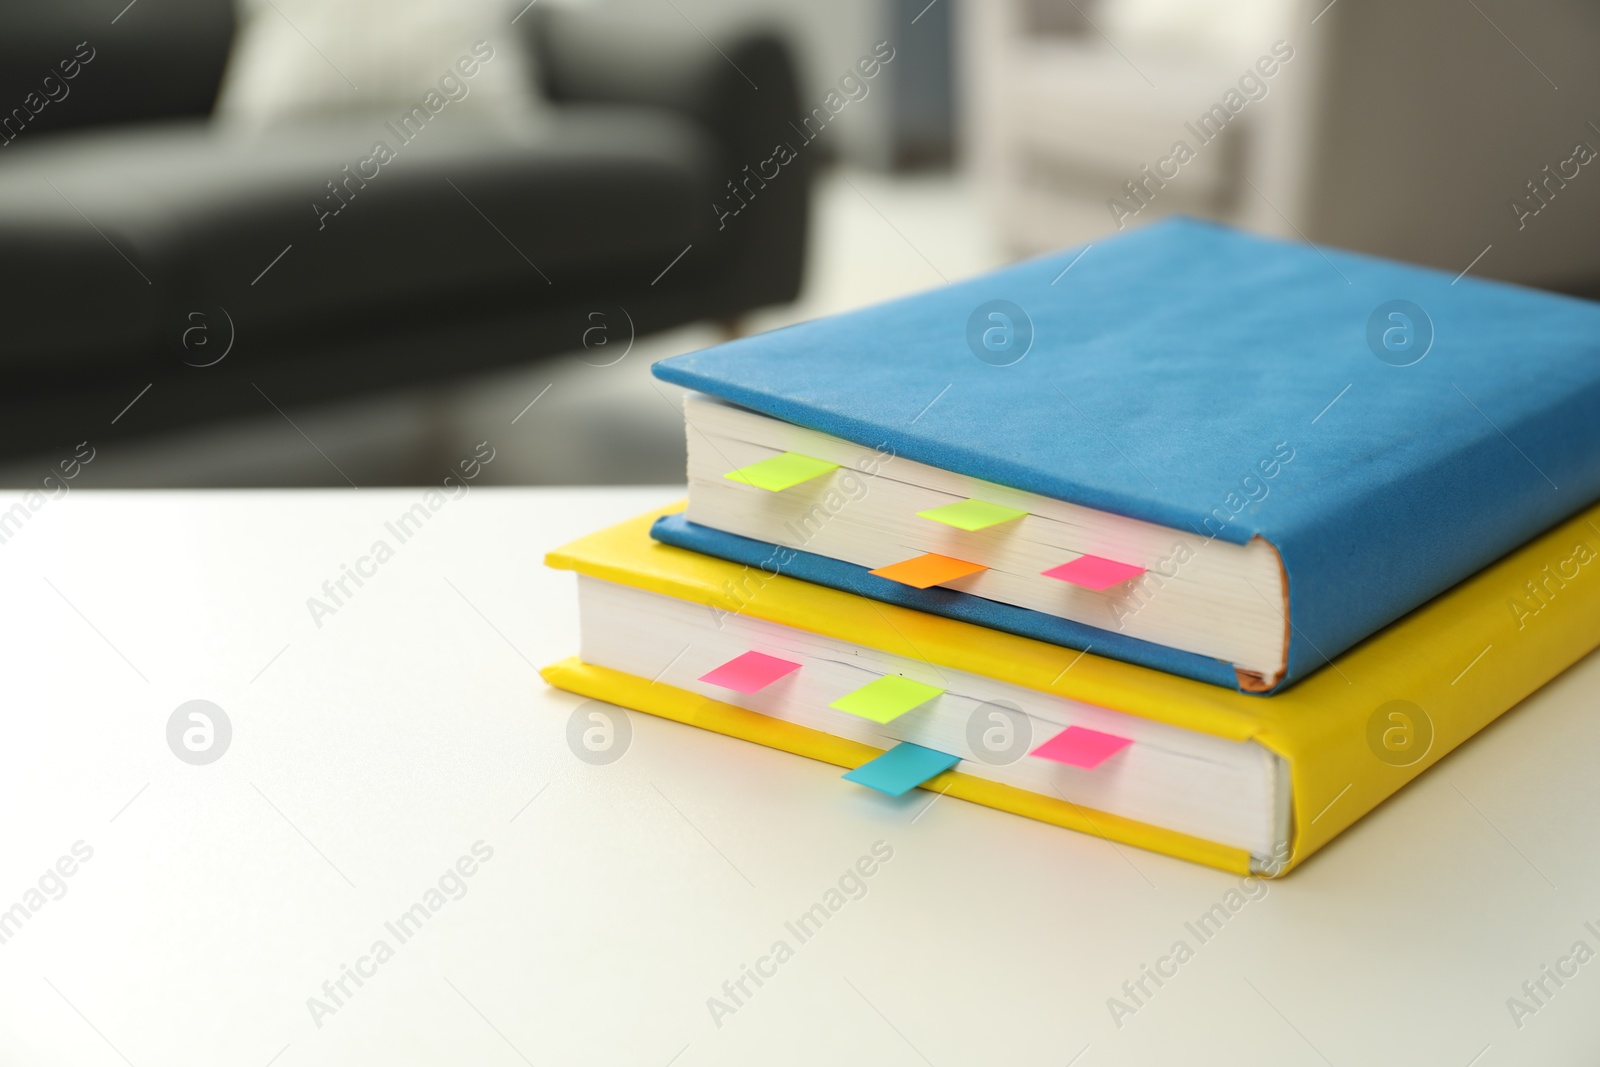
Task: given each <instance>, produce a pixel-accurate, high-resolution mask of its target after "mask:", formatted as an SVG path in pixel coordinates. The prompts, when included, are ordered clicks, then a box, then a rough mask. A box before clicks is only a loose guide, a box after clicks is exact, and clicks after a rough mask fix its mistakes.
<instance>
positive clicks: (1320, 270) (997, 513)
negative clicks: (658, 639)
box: [655, 219, 1600, 692]
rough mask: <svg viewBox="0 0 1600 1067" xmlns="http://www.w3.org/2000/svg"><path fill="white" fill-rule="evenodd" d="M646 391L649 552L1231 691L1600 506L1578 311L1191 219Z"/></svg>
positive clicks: (1548, 572)
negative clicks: (659, 423) (662, 455)
mask: <svg viewBox="0 0 1600 1067" xmlns="http://www.w3.org/2000/svg"><path fill="white" fill-rule="evenodd" d="M655 373H656V375H657V376H658V377H660V378H662V379H664V380H666V381H669V382H673V383H676V384H678V385H682V386H686V387H688V388H689V389H691V390H694V392H692V393H691V394H690V396H689V397H688V399H687V402H686V406H685V413H686V417H687V420H688V423H689V427H688V429H689V485H690V491H689V506H688V509H687V511H686V512H685V513H684V514H683V515H681V516H674V517H670V518H667V519H663V520H661V521H660V522H659V523H658V524H657V527H656V530H655V536H656V537H657V538H658V539H659V540H662V541H665V542H668V543H671V544H675V545H679V546H681V547H686V548H691V549H695V550H698V551H702V552H706V553H709V554H711V555H716V556H722V557H725V558H729V559H733V560H737V561H742V562H745V563H747V564H749V565H750V566H751V568H752V569H751V571H750V572H749V573H750V575H751V581H752V582H759V581H760V580H761V574H762V571H763V570H766V571H768V572H776V571H782V572H784V573H787V574H790V575H792V576H795V577H799V578H802V579H806V580H809V581H813V582H817V583H820V584H823V585H830V586H834V587H838V588H844V589H848V590H851V591H854V592H857V593H860V594H862V595H863V596H866V597H871V598H876V599H879V600H886V601H892V602H895V603H900V604H905V605H909V606H913V607H917V608H920V609H923V610H927V611H930V612H935V613H938V614H943V615H950V616H954V617H957V618H962V619H966V620H968V621H973V622H978V623H981V624H983V625H987V626H992V627H994V628H997V629H1002V630H1008V631H1011V632H1014V633H1019V634H1023V635H1026V636H1030V637H1036V638H1041V639H1044V640H1048V641H1053V642H1056V643H1059V644H1062V645H1065V646H1068V647H1072V648H1079V649H1084V648H1093V649H1094V650H1095V651H1096V652H1097V653H1100V654H1104V655H1110V656H1116V657H1119V658H1123V659H1127V660H1130V661H1132V662H1136V663H1141V664H1144V665H1147V666H1153V667H1156V668H1159V669H1161V670H1166V671H1170V672H1172V673H1176V674H1182V675H1186V676H1189V677H1193V678H1198V679H1200V680H1203V681H1207V682H1211V683H1214V684H1220V685H1229V686H1237V687H1238V688H1240V689H1243V690H1245V691H1250V692H1269V691H1271V690H1273V689H1275V688H1277V687H1279V686H1282V685H1284V684H1287V683H1289V682H1291V681H1293V680H1295V679H1297V678H1300V677H1303V676H1305V675H1306V674H1308V673H1310V672H1312V671H1314V670H1316V669H1317V668H1318V667H1319V666H1321V665H1323V664H1325V663H1327V662H1328V661H1329V659H1330V658H1331V657H1334V656H1337V655H1338V654H1339V653H1340V652H1342V651H1344V650H1345V649H1347V648H1349V647H1350V646H1351V645H1353V644H1355V643H1356V642H1358V641H1361V640H1362V639H1364V638H1366V637H1367V636H1369V635H1370V634H1372V633H1373V632H1374V631H1376V630H1378V629H1380V628H1381V627H1383V626H1384V625H1386V624H1388V623H1389V622H1391V621H1393V620H1394V619H1396V618H1398V617H1399V616H1400V615H1402V614H1404V613H1406V612H1407V611H1410V610H1411V609H1412V608H1415V607H1417V606H1418V605H1420V604H1421V603H1423V602H1424V601H1426V600H1428V599H1429V598H1431V597H1433V596H1435V595H1437V594H1438V593H1440V592H1442V591H1444V590H1445V589H1447V588H1448V587H1450V586H1451V585H1453V584H1455V583H1456V582H1458V581H1460V580H1462V579H1463V578H1465V577H1467V576H1468V575H1470V574H1472V573H1473V572H1475V571H1477V570H1478V569H1480V568H1482V567H1483V566H1485V565H1486V564H1488V563H1490V562H1491V561H1493V560H1494V559H1496V558H1497V557H1499V556H1501V555H1504V554H1505V553H1507V552H1508V551H1510V550H1512V549H1513V548H1516V547H1517V546H1519V545H1521V544H1522V543H1523V542H1525V541H1527V540H1528V539H1530V538H1531V537H1533V536H1534V535H1535V534H1537V533H1539V532H1540V531H1542V530H1544V529H1546V528H1547V527H1549V526H1551V525H1552V524H1554V523H1555V522H1556V521H1558V520H1560V519H1562V518H1564V517H1566V516H1568V515H1571V514H1572V513H1573V512H1575V511H1577V510H1578V509H1579V508H1581V507H1583V506H1585V505H1587V504H1589V503H1591V502H1592V501H1594V500H1595V499H1596V498H1597V497H1600V305H1596V304H1592V303H1589V302H1586V301H1582V300H1577V299H1572V298H1568V297H1563V296H1559V295H1554V294H1550V293H1545V292H1538V291H1534V290H1529V289H1523V288H1519V287H1516V286H1511V285H1505V284H1500V283H1495V282H1489V281H1481V280H1478V279H1474V278H1471V277H1460V278H1453V277H1452V276H1451V275H1449V274H1443V273H1440V272H1436V271H1432V270H1426V269H1422V268H1418V267H1414V266H1408V265H1404V264H1399V263H1391V262H1386V261H1383V260H1378V259H1373V258H1369V257H1365V256H1359V255H1355V254H1352V253H1347V252H1340V251H1335V250H1332V249H1321V248H1318V247H1315V246H1312V245H1307V244H1296V243H1286V242H1281V241H1277V240H1270V239H1266V238H1261V237H1256V236H1252V235H1248V234H1244V233H1240V232H1238V231H1235V230H1231V229H1228V228H1226V227H1222V226H1217V225H1212V224H1208V223H1201V222H1195V221H1192V220H1184V219H1180V220H1174V221H1169V222H1165V223H1160V224H1157V225H1152V226H1149V227H1146V228H1143V229H1140V230H1136V231H1132V232H1130V233H1128V234H1126V235H1122V236H1119V237H1116V238H1113V239H1109V240H1105V241H1103V242H1098V243H1095V244H1093V245H1090V246H1087V247H1085V248H1081V249H1074V250H1071V251H1068V252H1063V253H1060V254H1058V255H1052V256H1047V257H1043V258H1040V259H1035V260H1032V261H1029V262H1026V263H1022V264H1019V265H1017V266H1014V267H1010V268H1007V269H1004V270H1000V271H997V272H994V273H992V274H989V275H986V276H983V277H980V278H976V279H973V280H970V281H966V282H961V283H958V284H954V285H950V286H946V287H944V288H942V289H938V290H934V291H931V292H927V293H922V294H919V295H916V296H912V297H908V298H905V299H900V300H896V301H892V302H890V303H887V304H882V305H879V306H876V307H870V308H866V309H863V310H860V311H856V312H852V313H849V314H845V315H839V316H835V317H832V318H828V319H823V320H818V321H814V322H808V323H804V324H801V325H798V326H793V327H790V328H788V329H784V330H778V331H775V332H773V333H770V334H765V335H761V336H756V337H750V338H746V339H742V340H738V341H734V342H732V343H730V344H725V345H721V346H718V347H716V348H713V349H709V350H706V351H703V352H698V353H693V354H690V355H685V356H678V357H675V358H673V359H668V360H665V361H663V362H661V363H658V364H656V366H655ZM1597 533H1600V531H1597ZM1566 563H1570V560H1568V561H1565V563H1564V562H1563V561H1560V560H1552V561H1551V567H1549V568H1546V569H1545V570H1544V571H1541V572H1539V573H1530V574H1529V575H1528V583H1527V587H1526V591H1527V596H1526V597H1525V598H1523V599H1521V600H1513V601H1512V602H1510V603H1508V604H1507V608H1506V610H1507V611H1508V612H1510V613H1512V614H1513V615H1514V616H1516V617H1517V618H1518V620H1519V622H1521V623H1523V624H1524V625H1531V623H1532V620H1533V619H1534V618H1535V616H1536V615H1537V613H1538V612H1539V610H1540V608H1541V607H1542V606H1543V605H1544V604H1546V603H1548V602H1549V600H1550V598H1552V597H1558V596H1560V595H1561V590H1562V589H1563V588H1564V587H1565V584H1566V583H1568V582H1572V581H1584V580H1586V576H1585V574H1584V571H1583V569H1580V568H1576V567H1566V569H1563V567H1564V566H1565V564H1566ZM1587 580H1594V579H1587ZM1530 639H1534V638H1533V637H1530ZM1490 654H1492V653H1490ZM1465 666H1467V665H1466V664H1463V667H1465Z"/></svg>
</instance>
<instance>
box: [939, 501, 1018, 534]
mask: <svg viewBox="0 0 1600 1067" xmlns="http://www.w3.org/2000/svg"><path fill="white" fill-rule="evenodd" d="M917 514H918V515H919V516H921V517H922V518H924V519H932V520H933V521H934V522H942V523H944V524H945V525H946V526H954V527H956V528H957V529H959V530H983V529H986V528H988V527H990V526H998V525H1000V524H1001V523H1002V522H1010V521H1011V520H1012V519H1020V518H1022V516H1024V515H1026V514H1027V512H1026V511H1018V510H1017V509H1016V508H1003V507H1001V506H1000V505H999V504H990V503H989V502H987V501H984V500H958V501H956V502H955V503H954V504H946V505H945V506H944V507H941V508H929V509H928V510H927V511H919V512H917Z"/></svg>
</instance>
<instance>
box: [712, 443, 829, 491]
mask: <svg viewBox="0 0 1600 1067" xmlns="http://www.w3.org/2000/svg"><path fill="white" fill-rule="evenodd" d="M838 469H839V465H838V464H837V463H829V462H828V461H827V460H825V459H812V458H811V457H810V456H802V455H800V453H798V452H785V453H783V454H782V455H781V456H773V457H772V458H770V459H764V460H762V461H761V462H760V463H752V464H750V466H748V467H740V468H739V469H738V470H736V471H729V472H728V473H727V474H724V475H723V477H724V478H727V479H730V480H731V481H735V482H744V483H745V484H746V485H753V486H755V487H756V488H758V489H765V490H767V491H768V492H772V493H776V492H779V491H780V490H783V489H787V488H789V487H790V486H792V485H799V484H800V483H801V482H809V481H810V480H811V479H813V478H817V477H820V476H822V475H824V474H827V473H828V472H829V471H832V470H838Z"/></svg>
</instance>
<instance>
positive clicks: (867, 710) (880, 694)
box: [828, 674, 944, 722]
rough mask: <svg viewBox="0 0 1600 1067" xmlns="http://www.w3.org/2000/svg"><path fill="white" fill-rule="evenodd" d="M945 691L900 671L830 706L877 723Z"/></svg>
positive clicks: (846, 695) (900, 713)
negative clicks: (903, 676) (902, 675)
mask: <svg viewBox="0 0 1600 1067" xmlns="http://www.w3.org/2000/svg"><path fill="white" fill-rule="evenodd" d="M942 692H944V690H943V689H940V688H938V687H936V686H931V685H923V684H922V683H921V682H913V681H912V680H911V679H910V678H902V677H900V676H899V675H898V674H888V675H884V676H883V677H882V678H877V679H874V680H873V681H870V682H868V683H867V684H866V685H864V686H862V687H861V688H860V689H857V690H855V691H853V692H850V693H846V694H845V695H844V696H842V697H840V698H839V699H838V700H835V701H834V702H833V703H832V704H829V705H828V707H830V708H836V709H837V710H839V711H848V712H849V713H850V714H851V715H859V716H861V717H862V718H863V719H871V720H872V721H873V722H889V721H890V720H891V719H898V718H899V717H900V716H902V715H904V714H905V713H906V712H908V711H910V710H911V709H912V708H915V707H919V706H921V705H923V704H926V703H927V702H928V701H930V700H932V699H933V698H934V697H936V696H938V695H939V694H940V693H942Z"/></svg>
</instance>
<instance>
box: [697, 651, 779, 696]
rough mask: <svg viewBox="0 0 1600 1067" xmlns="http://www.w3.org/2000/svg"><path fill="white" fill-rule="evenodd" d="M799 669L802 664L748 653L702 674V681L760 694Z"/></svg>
mask: <svg viewBox="0 0 1600 1067" xmlns="http://www.w3.org/2000/svg"><path fill="white" fill-rule="evenodd" d="M799 669H800V664H798V663H790V662H789V661H788V660H786V659H779V658H778V657H777V656H769V655H767V654H766V653H764V652H746V653H744V654H743V655H740V656H735V657H733V658H732V659H730V660H729V661H728V662H726V663H724V664H723V665H722V666H720V667H718V668H717V669H716V670H714V671H709V672H707V673H706V674H702V675H701V676H700V680H701V681H702V682H709V683H710V684H711V685H715V686H720V687H721V688H723V689H732V690H734V691H735V692H739V693H759V692H760V691H761V690H763V689H765V688H766V687H767V686H769V685H771V684H772V683H773V682H776V681H777V680H778V679H779V678H782V677H783V676H784V675H786V674H788V673H789V672H790V671H797V670H799Z"/></svg>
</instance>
